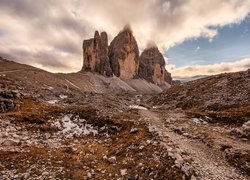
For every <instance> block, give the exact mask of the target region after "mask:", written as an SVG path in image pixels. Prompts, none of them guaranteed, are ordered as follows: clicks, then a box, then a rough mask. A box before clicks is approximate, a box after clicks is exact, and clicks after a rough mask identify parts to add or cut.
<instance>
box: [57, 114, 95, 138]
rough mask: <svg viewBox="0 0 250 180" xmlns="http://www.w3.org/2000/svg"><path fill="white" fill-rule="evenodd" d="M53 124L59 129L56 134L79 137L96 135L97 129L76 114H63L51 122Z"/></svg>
mask: <svg viewBox="0 0 250 180" xmlns="http://www.w3.org/2000/svg"><path fill="white" fill-rule="evenodd" d="M53 126H54V127H56V128H58V129H59V132H58V134H59V135H63V136H65V137H68V138H70V137H75V136H77V137H79V136H83V135H90V134H92V135H94V136H95V135H97V134H98V130H97V129H96V128H94V127H93V126H92V125H91V124H87V123H86V120H84V119H80V118H79V117H78V116H73V115H71V114H68V115H65V116H63V117H62V118H61V119H58V120H57V121H56V122H54V123H53Z"/></svg>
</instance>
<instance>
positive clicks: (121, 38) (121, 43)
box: [109, 27, 139, 80]
mask: <svg viewBox="0 0 250 180" xmlns="http://www.w3.org/2000/svg"><path fill="white" fill-rule="evenodd" d="M109 58H110V65H111V69H112V70H113V73H114V75H116V76H117V77H120V78H121V79H123V80H128V79H133V78H135V77H137V74H138V67H139V49H138V46H137V42H136V40H135V37H134V36H133V33H132V30H131V29H130V28H129V27H125V28H124V29H123V30H122V31H121V32H120V33H119V34H118V35H117V36H116V37H115V38H114V40H113V41H112V42H111V44H110V46H109Z"/></svg>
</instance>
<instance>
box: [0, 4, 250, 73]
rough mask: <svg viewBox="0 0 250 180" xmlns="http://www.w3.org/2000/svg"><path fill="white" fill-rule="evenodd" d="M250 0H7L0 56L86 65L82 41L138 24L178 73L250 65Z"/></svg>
mask: <svg viewBox="0 0 250 180" xmlns="http://www.w3.org/2000/svg"><path fill="white" fill-rule="evenodd" d="M249 13H250V0H56V1H54V0H36V1H34V0H0V17H1V18H0V56H2V57H5V58H8V59H11V60H14V61H17V62H21V63H25V64H30V65H33V66H36V67H39V68H43V69H46V70H49V71H52V72H73V71H78V70H80V69H81V66H82V50H81V46H82V41H83V39H88V38H91V37H93V34H94V31H95V30H99V31H104V30H105V31H106V32H107V33H108V35H109V40H110V39H112V38H113V37H114V36H115V35H116V34H117V33H118V32H119V31H120V30H121V29H122V28H123V27H124V26H125V25H126V24H130V25H131V27H132V29H133V32H134V35H135V36H136V39H137V41H138V45H139V48H140V50H143V48H145V47H146V46H147V44H148V43H149V42H152V41H153V42H155V43H156V44H157V45H158V47H159V48H160V49H161V51H162V53H163V54H164V56H165V59H166V62H167V66H166V68H167V70H169V71H170V72H171V73H172V74H173V76H179V77H186V76H195V75H210V74H217V73H221V72H230V71H239V70H245V69H247V68H250V43H249V42H250V17H249V16H250V15H249Z"/></svg>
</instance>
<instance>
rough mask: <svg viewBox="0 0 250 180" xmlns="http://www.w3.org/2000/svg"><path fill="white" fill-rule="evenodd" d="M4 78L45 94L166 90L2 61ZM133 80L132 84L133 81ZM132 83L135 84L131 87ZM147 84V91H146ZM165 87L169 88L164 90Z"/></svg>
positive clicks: (140, 83)
mask: <svg viewBox="0 0 250 180" xmlns="http://www.w3.org/2000/svg"><path fill="white" fill-rule="evenodd" d="M0 76H1V77H2V78H3V79H5V80H10V81H15V83H18V84H20V85H22V86H23V87H25V88H27V90H29V91H33V92H40V93H42V92H43V91H42V90H43V89H46V88H51V89H52V88H53V91H54V92H57V91H58V92H61V91H63V92H69V91H73V92H94V93H116V94H118V93H135V94H147V93H149V94H150V93H159V92H161V91H162V90H163V88H162V87H159V86H157V85H155V84H152V83H149V82H147V81H146V80H141V79H138V80H137V83H136V84H135V83H133V82H134V80H133V79H132V80H127V81H123V80H121V79H119V78H118V77H115V76H113V77H104V76H101V75H98V74H95V73H91V72H78V73H69V74H62V73H49V72H47V71H44V70H41V69H38V68H35V67H32V66H28V65H23V64H19V63H16V62H12V61H7V60H1V61H0ZM130 81H131V82H130ZM130 84H132V85H130ZM145 85H146V87H147V88H145ZM164 88H167V86H166V87H164Z"/></svg>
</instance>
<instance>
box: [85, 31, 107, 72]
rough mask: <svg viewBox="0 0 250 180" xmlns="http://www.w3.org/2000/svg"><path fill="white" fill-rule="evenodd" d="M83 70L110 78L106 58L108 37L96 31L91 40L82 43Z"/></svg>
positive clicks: (104, 33)
mask: <svg viewBox="0 0 250 180" xmlns="http://www.w3.org/2000/svg"><path fill="white" fill-rule="evenodd" d="M82 49H83V70H85V71H91V72H97V73H99V74H101V75H105V76H112V70H111V68H110V64H109V58H108V36H107V33H106V32H102V33H101V35H100V34H99V32H98V31H96V32H95V36H94V38H92V39H89V40H84V41H83V46H82Z"/></svg>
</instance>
